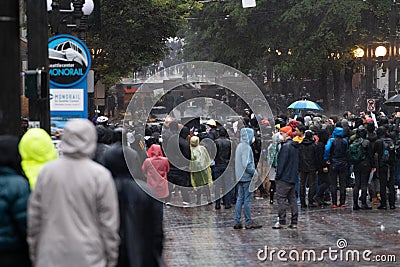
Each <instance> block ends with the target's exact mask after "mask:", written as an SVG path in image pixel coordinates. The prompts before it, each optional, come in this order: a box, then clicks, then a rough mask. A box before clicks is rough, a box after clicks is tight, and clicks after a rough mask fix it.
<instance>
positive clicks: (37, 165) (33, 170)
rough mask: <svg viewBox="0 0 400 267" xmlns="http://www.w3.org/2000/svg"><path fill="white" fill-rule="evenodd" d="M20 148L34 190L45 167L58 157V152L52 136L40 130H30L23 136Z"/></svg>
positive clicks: (27, 175)
mask: <svg viewBox="0 0 400 267" xmlns="http://www.w3.org/2000/svg"><path fill="white" fill-rule="evenodd" d="M18 148H19V153H20V154H21V158H22V162H21V166H22V169H23V171H24V173H25V176H26V177H27V178H28V180H29V185H30V188H31V190H33V189H34V188H35V184H36V180H37V177H38V174H39V172H40V170H41V168H42V167H43V165H44V164H45V163H47V162H49V161H51V160H53V159H56V158H57V157H58V154H57V150H56V149H55V147H54V145H53V142H52V141H51V137H50V135H49V134H48V133H47V132H46V131H45V130H43V129H40V128H32V129H29V130H28V131H27V132H26V133H25V134H24V135H23V136H22V138H21V141H20V143H19V146H18Z"/></svg>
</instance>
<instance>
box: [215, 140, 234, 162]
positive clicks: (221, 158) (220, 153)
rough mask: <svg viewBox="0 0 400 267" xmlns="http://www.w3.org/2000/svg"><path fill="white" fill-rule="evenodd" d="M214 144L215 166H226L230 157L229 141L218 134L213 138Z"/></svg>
mask: <svg viewBox="0 0 400 267" xmlns="http://www.w3.org/2000/svg"><path fill="white" fill-rule="evenodd" d="M215 145H216V147H217V155H216V156H215V166H222V167H226V166H228V164H229V160H230V158H231V147H232V145H231V141H230V140H229V139H228V138H226V137H222V136H220V137H219V138H217V139H216V140H215Z"/></svg>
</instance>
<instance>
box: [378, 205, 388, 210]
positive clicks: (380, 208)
mask: <svg viewBox="0 0 400 267" xmlns="http://www.w3.org/2000/svg"><path fill="white" fill-rule="evenodd" d="M378 210H387V207H386V206H383V205H380V206H379V207H378Z"/></svg>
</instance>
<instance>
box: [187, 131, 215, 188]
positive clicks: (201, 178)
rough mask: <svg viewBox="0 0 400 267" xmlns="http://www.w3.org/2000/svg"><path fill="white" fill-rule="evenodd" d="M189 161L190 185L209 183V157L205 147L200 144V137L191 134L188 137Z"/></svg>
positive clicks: (197, 185) (198, 185) (210, 180)
mask: <svg viewBox="0 0 400 267" xmlns="http://www.w3.org/2000/svg"><path fill="white" fill-rule="evenodd" d="M190 149H191V155H192V157H191V161H190V178H191V182H192V186H193V187H194V188H195V189H196V188H197V187H200V186H203V185H206V184H211V183H212V176H211V167H210V164H211V159H210V155H208V151H207V149H206V148H205V147H204V146H202V145H200V139H199V138H198V137H197V136H193V137H192V138H191V139H190Z"/></svg>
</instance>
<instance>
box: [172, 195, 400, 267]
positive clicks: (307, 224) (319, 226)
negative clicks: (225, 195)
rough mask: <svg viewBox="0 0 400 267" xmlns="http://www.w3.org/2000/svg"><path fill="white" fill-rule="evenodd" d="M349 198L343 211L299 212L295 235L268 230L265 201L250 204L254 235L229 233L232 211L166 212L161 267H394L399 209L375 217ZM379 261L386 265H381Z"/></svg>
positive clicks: (273, 210) (399, 256) (399, 245)
mask: <svg viewBox="0 0 400 267" xmlns="http://www.w3.org/2000/svg"><path fill="white" fill-rule="evenodd" d="M351 195H352V191H351V190H350V191H348V192H347V203H346V205H347V206H346V208H344V209H343V208H338V209H335V210H332V209H331V208H330V207H327V208H324V209H321V208H313V209H307V210H300V207H299V210H300V213H299V227H298V229H296V230H292V229H282V230H274V229H272V225H273V224H274V223H275V222H276V221H277V204H274V205H272V207H271V205H270V204H269V200H266V199H254V200H253V206H252V217H253V219H254V220H256V221H257V222H258V223H260V224H262V225H263V227H262V228H261V229H255V230H246V229H242V230H234V229H233V225H234V221H233V215H234V208H231V209H228V210H225V209H224V207H222V208H221V209H220V210H215V209H214V205H207V206H202V207H197V208H178V207H166V208H165V209H164V232H165V242H164V257H165V260H166V263H167V265H168V266H185V267H186V266H218V267H223V266H271V265H272V266H311V265H314V264H317V263H318V265H319V266H354V265H358V266H366V265H367V266H395V265H396V263H394V262H393V261H394V260H396V261H397V262H400V218H399V216H400V205H399V206H398V208H397V209H396V210H386V211H381V210H377V209H376V207H374V209H373V210H370V211H365V210H358V211H353V210H352V205H351V202H350V201H351V199H352V197H351ZM288 217H289V218H290V211H289V209H288ZM265 249H267V251H268V253H267V254H268V257H267V259H265V260H264V261H262V259H263V257H266V254H265V253H264V251H265ZM278 250H285V254H284V255H281V256H282V257H281V258H284V259H287V260H288V261H287V262H284V261H281V260H279V259H278V253H277V252H278ZM304 250H307V251H304ZM323 250H326V252H324V251H323ZM368 250H370V251H371V252H369V251H368ZM329 252H330V254H329ZM281 253H283V252H281ZM296 253H297V254H298V258H299V261H297V262H293V261H290V258H289V256H291V258H294V259H295V258H296V257H297V254H296ZM313 253H315V255H314V254H313ZM363 253H364V254H363ZM257 254H258V255H257ZM302 254H304V260H303V261H302ZM321 254H322V256H321ZM352 254H353V255H352ZM357 255H358V256H359V261H357V257H356V256H357ZM363 255H364V257H363ZM314 256H315V257H314ZM259 258H260V259H259ZM310 259H311V260H310ZM368 260H369V261H368ZM383 260H385V261H391V262H390V263H386V264H384V263H382V262H381V261H383Z"/></svg>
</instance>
